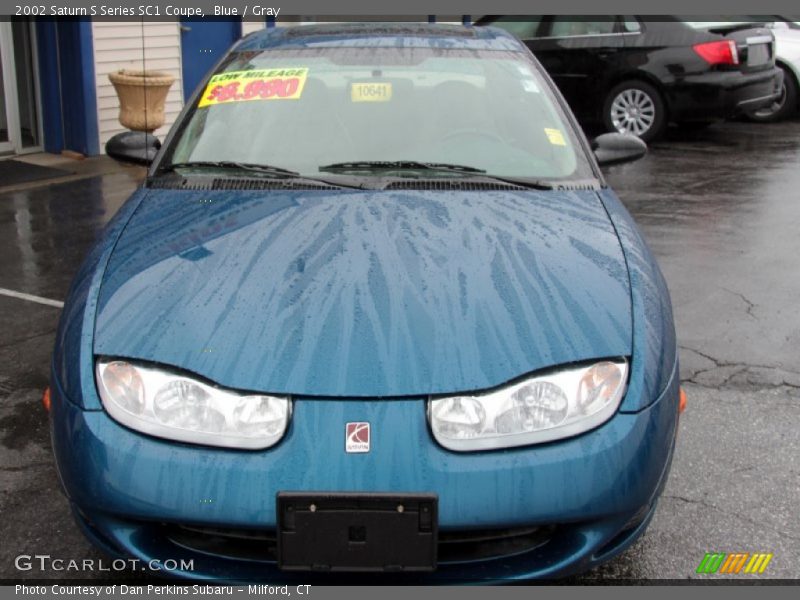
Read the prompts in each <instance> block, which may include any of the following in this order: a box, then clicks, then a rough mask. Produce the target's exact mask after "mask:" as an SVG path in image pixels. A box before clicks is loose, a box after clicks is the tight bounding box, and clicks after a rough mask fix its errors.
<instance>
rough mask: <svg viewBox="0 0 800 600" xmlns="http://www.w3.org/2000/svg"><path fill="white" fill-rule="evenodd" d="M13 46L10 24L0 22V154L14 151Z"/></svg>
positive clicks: (14, 95) (14, 96) (14, 97)
mask: <svg viewBox="0 0 800 600" xmlns="http://www.w3.org/2000/svg"><path fill="white" fill-rule="evenodd" d="M13 54H14V46H13V43H12V33H11V23H9V22H8V21H0V92H2V93H0V152H10V151H13V150H14V146H15V145H14V140H13V139H12V137H13V135H14V133H16V129H17V127H16V123H15V120H14V117H15V114H16V109H15V108H16V94H15V93H14V92H15V91H16V90H14V89H12V88H14V87H15V86H14V57H13Z"/></svg>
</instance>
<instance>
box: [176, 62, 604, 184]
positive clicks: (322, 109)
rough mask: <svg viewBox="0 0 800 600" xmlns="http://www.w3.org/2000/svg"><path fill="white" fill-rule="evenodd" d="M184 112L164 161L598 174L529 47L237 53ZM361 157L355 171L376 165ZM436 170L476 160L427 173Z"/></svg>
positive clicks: (305, 169) (311, 169)
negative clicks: (526, 51)
mask: <svg viewBox="0 0 800 600" xmlns="http://www.w3.org/2000/svg"><path fill="white" fill-rule="evenodd" d="M184 123H185V125H184V126H182V127H181V128H180V130H179V132H178V134H177V135H176V138H175V140H174V143H173V144H172V145H171V150H170V152H168V157H167V159H165V161H164V162H162V165H161V168H164V167H166V166H168V165H169V163H170V162H172V163H192V162H198V161H203V162H206V163H209V162H220V161H235V162H238V163H247V164H259V165H270V166H272V167H279V168H282V169H288V170H290V171H295V172H296V173H298V174H301V175H304V176H314V175H319V174H320V173H322V172H331V169H330V167H331V166H333V167H334V168H335V169H342V168H343V167H342V165H341V163H366V162H370V163H374V162H376V161H380V162H384V161H385V162H390V163H391V162H398V161H414V162H416V163H435V164H440V163H444V164H447V165H456V166H459V167H470V168H472V169H475V170H480V171H485V173H486V174H488V175H497V176H507V177H519V178H536V179H565V178H571V179H592V178H594V173H593V171H592V169H591V166H590V164H589V162H588V160H587V159H586V157H585V155H584V151H583V148H582V146H581V145H580V143H579V141H578V139H577V137H576V136H575V134H574V132H573V131H572V128H571V126H570V124H569V123H568V121H567V120H566V118H565V117H564V114H563V113H562V111H561V109H560V107H559V105H558V104H557V102H556V100H555V98H554V97H553V96H552V94H551V92H550V90H549V89H548V87H547V85H546V84H545V82H544V81H543V80H542V79H541V76H540V75H539V74H538V72H537V67H536V65H535V64H533V62H532V61H531V60H530V58H529V57H528V55H527V54H524V53H522V52H510V51H483V50H480V51H477V50H463V49H446V48H445V49H442V48H416V47H392V48H387V47H381V48H376V47H362V48H340V47H337V48H331V47H317V48H302V49H282V50H277V49H276V50H265V51H261V50H259V51H249V52H239V53H234V54H232V55H231V56H230V57H229V60H228V61H226V64H224V65H223V67H222V68H221V69H220V70H219V71H218V72H217V73H216V74H215V75H214V76H213V77H212V78H211V79H210V81H209V82H208V85H207V86H206V88H205V91H204V92H203V95H202V96H201V97H200V99H199V100H198V101H197V105H196V107H195V108H194V110H193V111H192V112H191V113H189V114H188V115H187V121H184ZM351 166H354V165H351ZM323 167H328V168H323ZM361 167H362V170H361V171H359V172H358V173H357V174H358V175H363V176H371V175H373V174H374V173H372V172H371V171H370V172H369V173H364V171H363V167H364V165H363V164H362V165H361ZM373 168H374V167H373ZM406 168H408V167H406ZM474 172H477V171H473V173H474ZM432 174H433V175H434V176H468V174H469V171H463V170H462V171H455V170H449V171H447V170H445V169H442V172H433V171H431V172H426V173H425V174H424V176H425V177H429V176H431V175H432ZM404 176H408V175H406V174H404Z"/></svg>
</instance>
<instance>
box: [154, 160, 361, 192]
mask: <svg viewBox="0 0 800 600" xmlns="http://www.w3.org/2000/svg"><path fill="white" fill-rule="evenodd" d="M196 167H198V168H211V169H230V170H237V171H246V172H248V173H255V174H258V175H263V176H265V177H274V178H278V179H292V180H296V181H298V182H303V181H305V182H309V181H311V182H314V183H322V184H324V185H329V186H331V187H338V188H352V189H362V186H361V185H352V184H350V183H345V182H339V181H326V180H325V179H321V178H319V177H308V176H306V175H301V174H300V173H298V172H297V171H291V170H289V169H284V168H283V167H275V166H272V165H260V164H255V163H244V162H238V161H233V160H197V161H191V162H177V163H172V164H169V165H167V166H165V167H162V168H161V169H159V173H168V172H171V171H174V170H176V169H191V168H196Z"/></svg>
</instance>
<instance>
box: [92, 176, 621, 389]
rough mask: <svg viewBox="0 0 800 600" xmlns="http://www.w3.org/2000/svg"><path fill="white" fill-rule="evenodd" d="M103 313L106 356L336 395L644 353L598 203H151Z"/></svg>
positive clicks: (493, 195) (492, 378) (540, 199)
mask: <svg viewBox="0 0 800 600" xmlns="http://www.w3.org/2000/svg"><path fill="white" fill-rule="evenodd" d="M97 314H98V316H97V322H96V329H95V340H94V350H95V353H96V354H98V355H105V356H118V357H127V358H133V359H142V360H147V361H153V362H157V363H162V364H165V365H172V366H174V367H178V368H181V369H185V370H188V371H191V372H193V373H196V374H199V375H201V376H203V377H205V378H208V379H210V380H212V381H214V382H216V383H218V384H220V385H223V386H227V387H232V388H238V389H242V390H252V391H261V392H271V393H285V394H297V395H312V396H330V397H333V396H336V397H365V396H369V397H388V396H395V397H396V396H417V395H424V394H438V393H451V392H458V391H466V390H476V389H483V388H490V387H492V386H496V385H499V384H501V383H504V382H506V381H509V380H511V379H514V378H515V377H518V376H520V375H523V374H525V373H529V372H532V371H536V370H538V369H542V368H546V367H551V366H554V365H559V364H564V363H570V362H573V361H581V360H588V359H595V358H600V357H608V356H624V355H630V354H631V339H632V325H631V303H630V289H629V280H628V273H627V269H626V266H625V261H624V258H623V254H622V250H621V248H620V245H619V241H618V238H617V236H616V233H615V231H614V228H613V227H612V225H611V222H610V221H609V218H608V215H607V214H606V212H605V210H604V208H603V205H602V204H601V202H600V200H599V198H598V196H597V194H596V193H595V192H591V191H580V192H566V191H541V192H539V191H530V192H529V191H524V192H508V191H504V192H494V191H493V192H443V191H435V192H434V191H403V192H387V191H363V192H362V191H357V192H353V191H349V190H345V191H340V190H335V191H302V192H297V191H211V192H208V191H202V192H200V191H174V190H151V191H149V193H148V195H147V197H146V198H145V199H144V200H143V201H142V203H141V204H140V206H139V208H138V209H137V211H136V212H135V213H134V215H133V216H132V217H131V220H130V221H129V223H128V225H127V226H126V228H125V230H124V232H123V233H122V235H121V237H120V239H119V240H118V242H117V245H116V247H115V249H114V251H113V253H112V255H111V258H110V260H109V263H108V265H107V268H106V272H105V275H104V279H103V283H102V286H101V289H100V297H99V300H98V313H97Z"/></svg>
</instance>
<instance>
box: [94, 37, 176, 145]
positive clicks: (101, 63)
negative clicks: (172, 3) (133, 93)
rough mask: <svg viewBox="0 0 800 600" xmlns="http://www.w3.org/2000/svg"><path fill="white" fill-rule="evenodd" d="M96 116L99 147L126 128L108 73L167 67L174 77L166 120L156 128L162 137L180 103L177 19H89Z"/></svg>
mask: <svg viewBox="0 0 800 600" xmlns="http://www.w3.org/2000/svg"><path fill="white" fill-rule="evenodd" d="M92 37H93V44H94V71H95V80H96V82H95V83H96V89H97V113H98V114H97V120H98V132H99V135H100V151H101V152H105V144H106V142H107V141H108V140H109V138H111V137H112V136H113V135H116V134H117V133H121V132H123V131H125V128H124V127H122V125H120V124H119V119H118V117H119V100H118V99H117V94H116V92H115V91H114V86H113V85H111V82H110V81H109V80H108V74H109V73H111V72H113V71H118V70H119V69H150V70H156V71H166V72H167V73H169V74H170V75H172V76H173V77H175V83H173V84H172V87H171V88H170V90H169V94H168V96H167V104H166V107H165V111H164V112H165V116H166V121H165V123H164V126H163V127H161V128H160V129H158V130H156V132H155V133H156V135H157V136H158V137H160V138H161V139H162V140H163V139H164V136H165V135H166V134H167V131H169V128H170V126H171V125H172V122H173V121H174V120H175V118H176V117H177V116H178V113H179V112H180V110H181V108H182V106H183V87H182V85H181V34H180V30H179V28H178V22H177V21H169V22H138V23H137V22H125V21H118V22H113V21H112V22H108V21H92Z"/></svg>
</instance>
